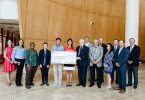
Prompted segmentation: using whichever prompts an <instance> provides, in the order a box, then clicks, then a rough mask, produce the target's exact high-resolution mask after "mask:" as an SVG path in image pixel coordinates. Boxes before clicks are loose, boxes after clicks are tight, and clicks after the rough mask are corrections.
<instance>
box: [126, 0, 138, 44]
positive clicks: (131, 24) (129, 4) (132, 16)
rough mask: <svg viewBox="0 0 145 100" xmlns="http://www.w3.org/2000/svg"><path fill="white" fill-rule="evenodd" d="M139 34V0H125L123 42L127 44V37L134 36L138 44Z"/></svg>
mask: <svg viewBox="0 0 145 100" xmlns="http://www.w3.org/2000/svg"><path fill="white" fill-rule="evenodd" d="M138 34H139V0H126V22H125V42H126V46H128V45H129V39H130V38H135V40H136V44H137V45H138Z"/></svg>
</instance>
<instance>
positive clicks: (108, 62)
mask: <svg viewBox="0 0 145 100" xmlns="http://www.w3.org/2000/svg"><path fill="white" fill-rule="evenodd" d="M113 56H114V53H113V51H112V52H107V53H106V54H105V57H104V64H106V65H107V67H105V68H104V72H105V73H106V74H111V73H112V69H113V64H112V59H113Z"/></svg>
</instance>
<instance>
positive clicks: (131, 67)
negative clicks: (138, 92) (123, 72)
mask: <svg viewBox="0 0 145 100" xmlns="http://www.w3.org/2000/svg"><path fill="white" fill-rule="evenodd" d="M129 42H130V46H128V47H127V48H128V50H129V51H130V54H129V58H128V84H127V86H132V73H133V76H134V87H133V88H134V89H136V88H137V85H138V66H139V57H140V47H139V46H137V45H135V39H134V38H130V40H129Z"/></svg>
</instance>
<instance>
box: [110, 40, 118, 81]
mask: <svg viewBox="0 0 145 100" xmlns="http://www.w3.org/2000/svg"><path fill="white" fill-rule="evenodd" d="M118 48H119V46H118V40H117V39H114V46H113V52H114V54H115V52H116V51H117V49H118ZM112 62H113V70H112V73H111V83H113V82H114V73H115V70H116V65H115V62H114V57H113V61H112ZM116 84H118V82H117V73H116Z"/></svg>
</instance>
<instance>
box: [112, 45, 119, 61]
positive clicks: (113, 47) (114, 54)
mask: <svg viewBox="0 0 145 100" xmlns="http://www.w3.org/2000/svg"><path fill="white" fill-rule="evenodd" d="M118 49H119V46H117V49H116V50H115V49H114V46H113V52H114V56H115V53H116V52H117V50H118ZM113 59H114V57H113Z"/></svg>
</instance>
